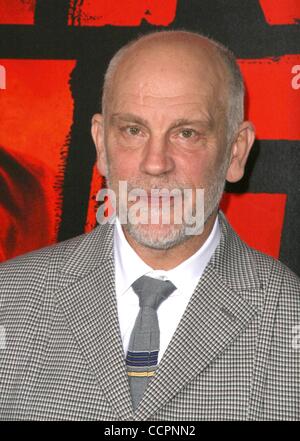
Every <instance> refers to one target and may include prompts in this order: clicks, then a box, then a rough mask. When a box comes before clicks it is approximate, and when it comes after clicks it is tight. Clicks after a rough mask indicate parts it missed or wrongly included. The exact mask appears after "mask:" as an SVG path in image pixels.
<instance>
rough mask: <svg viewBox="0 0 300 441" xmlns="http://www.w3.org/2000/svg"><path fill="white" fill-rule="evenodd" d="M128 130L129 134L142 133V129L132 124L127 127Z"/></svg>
mask: <svg viewBox="0 0 300 441" xmlns="http://www.w3.org/2000/svg"><path fill="white" fill-rule="evenodd" d="M126 132H127V133H128V134H129V135H133V136H136V135H139V134H140V133H141V130H140V128H139V127H135V126H130V127H127V128H126Z"/></svg>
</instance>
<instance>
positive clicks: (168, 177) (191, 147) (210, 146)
mask: <svg viewBox="0 0 300 441" xmlns="http://www.w3.org/2000/svg"><path fill="white" fill-rule="evenodd" d="M224 75H225V74H224V70H223V67H222V66H221V65H220V62H219V61H218V62H217V61H216V60H215V59H213V58H211V54H209V53H207V52H204V51H199V53H198V54H196V55H195V54H194V53H193V52H191V49H190V48H189V47H184V46H183V47H177V48H176V51H174V50H173V51H172V49H170V48H169V47H168V48H166V47H163V46H162V47H157V46H156V47H155V49H153V48H149V49H148V50H146V51H145V52H143V50H138V51H136V52H135V54H134V55H132V56H129V57H128V59H127V60H125V61H124V62H122V65H121V66H120V67H119V69H118V72H117V75H116V77H115V79H114V81H113V86H112V88H113V89H112V93H111V95H110V97H109V102H108V103H107V106H106V113H105V117H104V145H105V150H106V162H107V164H106V168H107V178H108V185H109V187H110V188H111V189H112V190H114V191H115V193H116V195H117V196H118V187H119V181H120V180H121V181H127V185H128V190H131V189H134V188H141V189H143V190H146V191H147V193H148V195H149V198H146V199H145V200H144V201H143V203H144V204H145V207H146V208H150V204H151V202H152V208H154V209H156V210H158V211H159V213H160V215H159V223H158V224H151V220H150V216H149V222H147V224H142V223H138V224H137V225H134V224H131V223H127V225H124V228H125V232H127V233H128V234H129V235H130V236H131V237H132V238H133V239H134V240H135V241H137V242H138V243H140V244H142V245H145V246H148V247H152V248H162V249H164V248H165V249H166V248H169V247H172V246H174V245H176V244H178V243H180V242H182V241H183V240H186V239H188V238H189V236H187V235H186V233H185V232H186V228H185V227H186V225H185V223H184V221H183V222H182V223H181V224H175V222H174V218H175V210H176V209H177V208H176V204H175V203H174V200H171V216H170V223H169V224H163V223H162V213H161V209H162V201H161V199H158V200H154V199H152V200H150V192H151V189H153V188H156V189H162V188H167V189H169V190H173V189H179V190H183V189H191V190H192V204H193V209H194V210H193V211H194V214H195V200H196V198H195V194H196V189H204V199H205V205H204V207H205V210H204V220H207V218H208V217H209V216H210V215H211V214H212V213H213V212H214V211H215V209H216V207H217V205H218V203H219V200H220V197H221V194H222V191H223V187H224V182H225V176H226V169H227V164H228V161H227V156H228V153H227V152H226V133H225V112H226V106H225V104H224V102H225V97H224V92H223V89H222V85H223V87H224ZM226 153H227V154H226ZM132 203H133V202H132ZM129 206H130V203H129ZM119 208H120V207H119ZM182 212H183V210H182ZM149 213H150V211H149Z"/></svg>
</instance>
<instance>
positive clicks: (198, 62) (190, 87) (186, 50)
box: [108, 40, 228, 105]
mask: <svg viewBox="0 0 300 441" xmlns="http://www.w3.org/2000/svg"><path fill="white" fill-rule="evenodd" d="M227 83H228V73H227V71H226V67H225V66H224V63H223V61H222V59H221V57H220V56H219V54H218V52H217V51H216V49H215V48H214V47H213V46H212V45H211V44H209V43H207V42H203V44H202V43H199V42H196V43H195V41H192V42H191V41H180V40H175V41H172V40H171V41H167V42H164V41H159V42H158V41H150V42H144V43H142V44H137V45H134V46H133V47H132V48H129V50H128V51H127V52H126V53H125V54H124V56H123V57H122V59H121V60H120V62H119V64H118V66H117V68H116V69H115V72H114V75H113V77H112V80H111V83H110V86H109V88H110V90H109V91H108V95H109V102H108V105H109V104H110V103H114V102H115V101H116V100H118V99H119V97H120V96H124V94H135V95H137V94H139V95H147V96H153V97H156V98H159V97H162V98H164V97H165V98H169V99H172V97H176V96H184V95H188V96H189V97H196V98H197V95H198V94H199V95H200V96H206V97H207V98H210V99H211V100H214V101H216V100H217V101H220V103H223V104H225V103H226V99H227V89H228V87H227V86H228V84H227Z"/></svg>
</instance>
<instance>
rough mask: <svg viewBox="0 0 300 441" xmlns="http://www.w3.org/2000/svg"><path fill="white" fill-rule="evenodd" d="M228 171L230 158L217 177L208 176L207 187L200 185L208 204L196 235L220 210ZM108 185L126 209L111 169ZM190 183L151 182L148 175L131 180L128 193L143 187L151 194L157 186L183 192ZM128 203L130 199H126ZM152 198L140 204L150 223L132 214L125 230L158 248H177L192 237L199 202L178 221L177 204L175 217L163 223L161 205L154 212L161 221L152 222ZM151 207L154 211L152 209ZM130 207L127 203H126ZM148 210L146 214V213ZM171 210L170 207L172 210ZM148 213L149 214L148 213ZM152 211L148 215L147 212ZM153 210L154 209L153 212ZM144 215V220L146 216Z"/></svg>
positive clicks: (163, 180) (205, 203) (144, 244)
mask: <svg viewBox="0 0 300 441" xmlns="http://www.w3.org/2000/svg"><path fill="white" fill-rule="evenodd" d="M226 171H227V161H226V163H223V164H222V165H221V166H220V167H219V170H218V171H217V173H215V174H214V176H213V178H210V179H207V183H206V185H205V186H203V187H200V188H202V189H203V190H204V205H203V204H202V205H203V207H202V209H203V211H202V213H203V215H202V217H201V219H202V221H201V223H200V224H199V225H197V226H196V227H195V228H194V229H193V235H196V234H201V233H202V231H203V228H204V226H205V224H206V223H207V221H208V219H209V218H210V217H211V216H212V214H213V213H214V212H215V211H216V210H217V209H218V206H219V203H220V200H221V197H222V194H223V191H224V187H225V182H226V180H225V176H226ZM107 184H108V187H109V188H110V189H111V190H113V191H114V192H115V194H116V195H117V201H118V210H119V212H120V210H123V209H124V206H122V202H121V201H120V198H119V191H118V184H119V180H117V179H115V177H114V176H113V174H111V173H110V172H109V174H108V176H107ZM189 188H190V186H189V185H188V184H187V183H183V182H178V181H177V180H175V179H170V178H166V177H164V178H160V179H158V178H151V180H149V181H148V182H147V181H146V179H145V178H139V179H132V180H130V182H127V193H129V192H131V191H135V190H136V189H142V190H144V191H146V192H147V194H148V195H149V194H150V193H151V190H153V189H156V190H160V191H162V190H163V189H164V190H165V189H167V190H168V191H169V192H172V191H173V190H174V189H176V191H177V190H179V191H180V192H181V194H183V192H184V190H186V189H189ZM126 202H128V201H126ZM148 208H149V201H148V200H147V201H145V203H144V204H140V207H139V211H140V214H144V215H145V216H146V217H147V222H138V221H137V222H132V219H130V216H127V221H126V222H125V223H124V222H123V223H122V225H123V228H124V230H125V232H126V233H127V234H128V235H129V236H130V237H131V238H132V239H134V240H135V241H136V242H137V243H139V244H140V245H142V246H144V247H147V248H152V249H157V250H167V249H170V248H173V247H175V246H177V245H179V244H182V243H183V242H185V241H186V240H188V239H191V238H192V237H193V235H191V233H188V231H189V229H190V226H191V216H192V217H193V218H196V217H197V215H198V213H197V210H196V207H195V201H194V198H193V203H192V207H191V208H192V211H191V213H190V218H189V217H188V216H183V217H182V218H181V222H180V223H178V222H176V223H175V222H174V215H175V213H174V211H175V207H174V206H172V211H173V213H172V214H173V216H171V217H172V219H171V221H170V222H169V223H167V224H164V223H163V222H162V214H163V210H162V207H161V205H160V204H158V205H157V204H156V205H155V206H154V212H155V211H156V213H154V214H155V215H156V216H157V217H158V218H159V222H158V223H157V224H153V223H152V222H151V219H150V216H149V212H148ZM152 208H153V207H152V206H151V210H152ZM126 209H127V206H126ZM143 211H144V213H142V212H143ZM169 211H170V210H169ZM145 213H146V214H145ZM147 213H148V214H147ZM152 213H153V211H152ZM145 216H144V219H145Z"/></svg>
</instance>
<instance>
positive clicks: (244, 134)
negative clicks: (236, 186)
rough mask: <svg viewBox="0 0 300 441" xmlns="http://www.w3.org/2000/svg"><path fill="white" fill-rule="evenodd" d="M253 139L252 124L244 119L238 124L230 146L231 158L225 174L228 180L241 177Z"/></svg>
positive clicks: (236, 179)
mask: <svg viewBox="0 0 300 441" xmlns="http://www.w3.org/2000/svg"><path fill="white" fill-rule="evenodd" d="M254 140H255V131H254V127H253V124H252V123H251V122H249V121H244V122H243V123H242V124H241V125H240V127H239V130H238V133H237V136H236V138H235V141H234V142H233V144H232V146H231V159H230V163H229V167H228V170H227V175H226V180H227V181H228V182H237V181H239V180H240V179H241V178H242V177H243V175H244V171H245V165H246V162H247V159H248V156H249V153H250V150H251V147H252V145H253V143H254Z"/></svg>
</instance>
